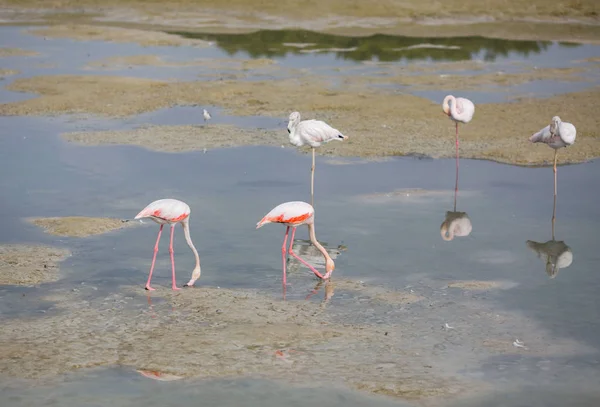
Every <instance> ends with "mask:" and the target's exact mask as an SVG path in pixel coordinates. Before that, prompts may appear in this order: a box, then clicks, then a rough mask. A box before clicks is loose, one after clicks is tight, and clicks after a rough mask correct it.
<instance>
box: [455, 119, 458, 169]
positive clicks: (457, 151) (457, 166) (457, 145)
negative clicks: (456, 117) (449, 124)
mask: <svg viewBox="0 0 600 407" xmlns="http://www.w3.org/2000/svg"><path fill="white" fill-rule="evenodd" d="M455 124H456V169H457V171H458V122H456V123H455Z"/></svg>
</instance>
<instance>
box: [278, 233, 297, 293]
mask: <svg viewBox="0 0 600 407" xmlns="http://www.w3.org/2000/svg"><path fill="white" fill-rule="evenodd" d="M294 229H295V228H294ZM289 232H290V227H289V226H288V227H287V228H286V229H285V236H284V237H283V245H281V260H282V263H283V280H282V284H283V297H284V298H285V286H286V277H285V274H286V270H285V267H286V262H287V257H286V252H287V238H288V233H289ZM292 239H293V238H292Z"/></svg>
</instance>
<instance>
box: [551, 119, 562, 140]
mask: <svg viewBox="0 0 600 407" xmlns="http://www.w3.org/2000/svg"><path fill="white" fill-rule="evenodd" d="M560 123H562V120H560V117H558V116H554V117H553V118H552V122H551V123H550V134H552V135H554V134H556V130H557V129H558V126H559V125H560Z"/></svg>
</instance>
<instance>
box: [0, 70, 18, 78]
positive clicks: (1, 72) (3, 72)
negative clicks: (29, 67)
mask: <svg viewBox="0 0 600 407" xmlns="http://www.w3.org/2000/svg"><path fill="white" fill-rule="evenodd" d="M19 73H21V71H18V70H16V69H0V79H4V78H5V77H7V76H12V75H17V74H19Z"/></svg>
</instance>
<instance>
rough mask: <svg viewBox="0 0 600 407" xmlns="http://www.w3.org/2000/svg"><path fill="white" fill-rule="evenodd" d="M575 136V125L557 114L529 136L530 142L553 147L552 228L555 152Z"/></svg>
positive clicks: (570, 143)
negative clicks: (564, 120) (548, 122)
mask: <svg viewBox="0 0 600 407" xmlns="http://www.w3.org/2000/svg"><path fill="white" fill-rule="evenodd" d="M575 137H577V129H575V126H574V125H572V124H571V123H567V122H563V121H562V120H561V119H560V117H558V116H554V117H553V118H552V122H551V123H550V125H548V126H546V127H544V128H543V129H541V130H540V131H538V132H537V133H535V134H534V135H533V136H531V137H529V141H531V142H532V143H545V144H547V145H548V146H549V147H551V148H553V149H554V211H553V213H552V228H554V220H555V219H556V194H557V190H556V189H557V188H556V154H557V153H558V149H559V148H562V147H568V146H571V145H573V143H575Z"/></svg>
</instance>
